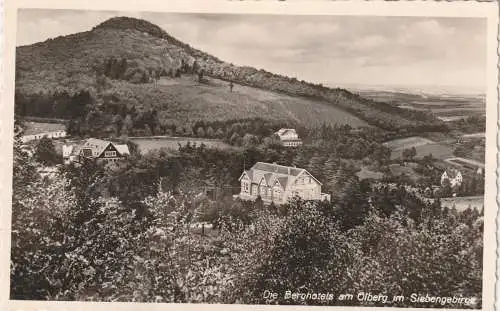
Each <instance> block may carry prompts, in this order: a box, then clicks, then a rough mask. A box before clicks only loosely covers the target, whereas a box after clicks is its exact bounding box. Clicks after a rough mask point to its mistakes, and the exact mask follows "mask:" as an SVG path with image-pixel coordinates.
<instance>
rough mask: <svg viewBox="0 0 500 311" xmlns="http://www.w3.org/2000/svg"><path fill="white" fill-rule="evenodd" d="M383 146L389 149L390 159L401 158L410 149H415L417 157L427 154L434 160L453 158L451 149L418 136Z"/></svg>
mask: <svg viewBox="0 0 500 311" xmlns="http://www.w3.org/2000/svg"><path fill="white" fill-rule="evenodd" d="M384 145H385V146H386V147H388V148H390V149H391V151H392V153H391V158H392V159H397V158H400V157H402V153H403V150H404V149H407V148H412V147H415V149H416V150H417V157H423V156H426V155H429V154H432V156H433V157H434V158H437V159H440V160H444V159H446V158H450V157H453V147H451V146H448V145H446V144H444V143H438V142H435V141H432V140H430V139H427V138H423V137H419V136H414V137H407V138H401V139H394V140H391V141H388V142H385V143H384Z"/></svg>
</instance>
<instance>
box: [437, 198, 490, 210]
mask: <svg viewBox="0 0 500 311" xmlns="http://www.w3.org/2000/svg"><path fill="white" fill-rule="evenodd" d="M441 206H443V207H448V208H452V207H455V208H456V209H457V210H458V211H464V210H466V209H467V208H475V209H477V210H481V209H483V208H484V196H473V197H455V198H442V199H441Z"/></svg>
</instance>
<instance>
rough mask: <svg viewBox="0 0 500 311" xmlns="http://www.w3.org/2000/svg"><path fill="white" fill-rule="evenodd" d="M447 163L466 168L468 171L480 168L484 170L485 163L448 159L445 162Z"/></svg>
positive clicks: (463, 159)
mask: <svg viewBox="0 0 500 311" xmlns="http://www.w3.org/2000/svg"><path fill="white" fill-rule="evenodd" d="M445 161H446V162H449V163H451V164H455V165H459V166H462V167H465V168H467V169H472V170H476V169H478V168H484V163H481V162H479V161H475V160H472V159H465V158H458V157H456V158H448V159H446V160H445Z"/></svg>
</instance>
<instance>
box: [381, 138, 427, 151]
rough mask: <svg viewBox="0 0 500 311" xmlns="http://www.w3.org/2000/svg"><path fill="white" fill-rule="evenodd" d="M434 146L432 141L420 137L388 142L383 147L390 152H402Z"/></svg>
mask: <svg viewBox="0 0 500 311" xmlns="http://www.w3.org/2000/svg"><path fill="white" fill-rule="evenodd" d="M428 144H434V141H432V140H430V139H427V138H423V137H420V136H413V137H406V138H399V139H394V140H390V141H388V142H385V143H384V145H385V146H386V147H387V148H389V149H391V150H392V151H397V150H402V149H406V148H411V147H419V146H423V145H428Z"/></svg>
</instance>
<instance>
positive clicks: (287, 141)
mask: <svg viewBox="0 0 500 311" xmlns="http://www.w3.org/2000/svg"><path fill="white" fill-rule="evenodd" d="M275 134H276V135H277V136H278V137H279V139H280V141H281V143H282V144H283V146H285V147H297V146H301V145H302V140H301V139H300V138H299V134H297V131H295V129H285V128H282V129H280V130H279V131H277V132H276V133H275Z"/></svg>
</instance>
